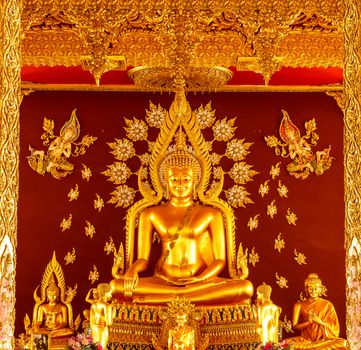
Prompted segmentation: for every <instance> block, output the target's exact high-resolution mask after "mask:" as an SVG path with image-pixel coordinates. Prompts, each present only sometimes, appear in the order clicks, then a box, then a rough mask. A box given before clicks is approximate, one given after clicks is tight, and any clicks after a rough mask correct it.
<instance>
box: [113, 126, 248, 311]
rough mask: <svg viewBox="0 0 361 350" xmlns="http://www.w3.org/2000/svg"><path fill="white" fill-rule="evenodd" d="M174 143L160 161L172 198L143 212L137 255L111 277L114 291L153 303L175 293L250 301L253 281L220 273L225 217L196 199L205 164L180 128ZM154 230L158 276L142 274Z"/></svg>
mask: <svg viewBox="0 0 361 350" xmlns="http://www.w3.org/2000/svg"><path fill="white" fill-rule="evenodd" d="M175 146H176V147H175V150H174V151H172V152H170V153H168V155H166V156H165V157H164V159H163V160H162V162H160V164H159V173H160V178H161V181H162V184H163V187H164V192H165V198H166V199H167V202H166V203H159V204H157V205H153V206H150V207H148V208H145V209H144V210H142V211H141V212H140V215H139V225H138V237H137V240H138V250H137V252H138V258H137V260H136V261H134V262H133V263H132V264H131V265H130V267H129V268H128V270H127V271H126V272H125V274H124V275H121V276H119V278H116V279H114V280H112V281H111V283H110V284H111V287H112V295H113V297H116V298H118V299H119V298H124V297H127V298H131V299H132V300H133V301H135V302H139V303H148V304H149V303H153V304H154V303H166V302H168V301H170V300H171V299H172V298H174V296H179V297H186V298H187V299H188V300H190V301H191V302H192V303H195V304H209V303H212V304H217V303H218V304H222V303H229V302H231V303H249V302H250V298H251V297H252V295H253V285H252V283H251V282H250V281H248V280H246V279H242V278H241V277H238V278H221V277H219V276H218V275H219V274H220V273H221V271H222V270H223V269H224V267H225V266H226V262H227V260H226V237H225V236H226V235H225V227H224V220H225V218H224V215H223V213H222V211H221V210H220V209H218V208H216V207H214V206H211V205H204V204H202V202H197V200H196V198H197V186H198V184H199V182H200V178H201V165H200V162H199V161H198V160H197V158H196V157H195V156H194V155H193V154H192V153H191V152H189V151H188V149H187V146H186V141H185V136H184V134H183V133H182V129H181V128H180V129H179V131H178V133H177V138H176V145H175ZM154 232H156V234H157V235H158V237H159V239H160V242H161V256H160V258H159V259H158V262H157V264H156V267H155V271H154V273H153V276H151V277H139V274H140V273H141V272H143V271H145V270H147V268H148V265H149V260H150V259H149V258H150V255H151V254H153V252H152V240H153V233H154Z"/></svg>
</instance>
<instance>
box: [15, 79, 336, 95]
mask: <svg viewBox="0 0 361 350" xmlns="http://www.w3.org/2000/svg"><path fill="white" fill-rule="evenodd" d="M21 89H22V90H23V91H119V92H153V91H149V90H148V89H144V88H141V87H138V86H136V85H130V84H129V85H113V84H107V85H100V86H96V85H95V84H45V83H30V82H22V83H21ZM329 91H343V86H342V85H225V86H222V87H220V88H217V89H215V90H210V91H204V90H199V91H195V92H199V93H205V92H329ZM192 93H193V91H192Z"/></svg>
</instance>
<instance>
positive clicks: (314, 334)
mask: <svg viewBox="0 0 361 350" xmlns="http://www.w3.org/2000/svg"><path fill="white" fill-rule="evenodd" d="M305 291H306V299H305V300H301V301H298V302H297V303H295V305H294V308H293V318H292V326H293V328H294V329H295V330H297V331H300V333H301V334H300V336H298V337H293V338H289V339H287V341H288V342H289V344H291V345H292V346H293V348H294V349H323V350H327V349H339V350H341V349H346V340H345V339H342V338H339V337H338V335H339V331H340V327H339V323H338V318H337V314H336V311H335V308H334V306H333V305H332V303H331V302H329V301H328V300H326V299H323V298H321V295H322V281H321V279H320V278H319V277H318V275H317V274H316V273H310V274H309V275H308V276H307V278H306V279H305Z"/></svg>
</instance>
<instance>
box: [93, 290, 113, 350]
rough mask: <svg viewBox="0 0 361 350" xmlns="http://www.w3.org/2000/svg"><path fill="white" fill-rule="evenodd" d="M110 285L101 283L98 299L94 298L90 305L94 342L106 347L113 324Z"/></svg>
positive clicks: (103, 347)
mask: <svg viewBox="0 0 361 350" xmlns="http://www.w3.org/2000/svg"><path fill="white" fill-rule="evenodd" d="M110 290H111V289H110V286H109V284H107V283H100V284H99V285H98V287H97V294H98V299H94V300H92V303H91V307H90V329H91V334H92V338H93V342H94V343H99V344H100V345H101V346H102V349H106V346H107V343H108V336H109V329H108V327H109V326H110V325H111V324H112V320H113V317H112V306H111V304H110V303H108V300H109V299H110V297H111V294H110Z"/></svg>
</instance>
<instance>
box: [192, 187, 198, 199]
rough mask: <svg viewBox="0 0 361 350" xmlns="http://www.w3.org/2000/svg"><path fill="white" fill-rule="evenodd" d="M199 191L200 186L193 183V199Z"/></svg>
mask: <svg viewBox="0 0 361 350" xmlns="http://www.w3.org/2000/svg"><path fill="white" fill-rule="evenodd" d="M197 191H198V187H197V184H196V183H195V184H193V199H194V200H195V199H197Z"/></svg>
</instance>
